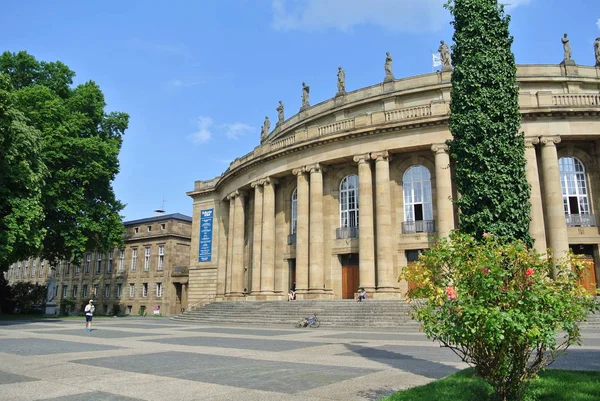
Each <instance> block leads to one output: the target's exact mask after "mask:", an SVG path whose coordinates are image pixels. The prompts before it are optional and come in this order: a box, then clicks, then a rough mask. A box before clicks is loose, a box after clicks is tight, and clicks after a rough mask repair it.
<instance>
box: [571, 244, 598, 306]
mask: <svg viewBox="0 0 600 401" xmlns="http://www.w3.org/2000/svg"><path fill="white" fill-rule="evenodd" d="M569 247H570V248H571V250H572V251H573V253H574V254H575V255H583V257H584V259H583V262H584V263H585V265H586V268H585V270H584V271H583V272H582V274H581V278H580V279H579V284H581V285H582V286H583V288H585V289H586V290H588V292H589V293H590V294H593V295H596V288H597V286H596V262H595V260H594V246H593V245H570V246H569Z"/></svg>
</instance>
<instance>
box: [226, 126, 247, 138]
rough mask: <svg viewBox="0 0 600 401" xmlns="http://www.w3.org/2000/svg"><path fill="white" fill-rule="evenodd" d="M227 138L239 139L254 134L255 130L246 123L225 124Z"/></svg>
mask: <svg viewBox="0 0 600 401" xmlns="http://www.w3.org/2000/svg"><path fill="white" fill-rule="evenodd" d="M223 128H224V129H225V136H226V137H227V138H229V139H239V138H240V137H242V136H244V135H246V134H248V133H250V132H253V131H254V128H253V127H251V126H249V125H248V124H244V123H233V124H223Z"/></svg>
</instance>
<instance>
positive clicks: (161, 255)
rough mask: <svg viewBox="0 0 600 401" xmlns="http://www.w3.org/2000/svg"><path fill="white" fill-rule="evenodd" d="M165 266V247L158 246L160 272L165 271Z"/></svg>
mask: <svg viewBox="0 0 600 401" xmlns="http://www.w3.org/2000/svg"><path fill="white" fill-rule="evenodd" d="M164 266H165V246H164V245H159V246H158V270H162V269H164Z"/></svg>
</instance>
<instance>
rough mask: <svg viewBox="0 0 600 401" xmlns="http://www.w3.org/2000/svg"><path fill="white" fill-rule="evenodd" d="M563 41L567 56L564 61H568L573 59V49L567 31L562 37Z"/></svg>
mask: <svg viewBox="0 0 600 401" xmlns="http://www.w3.org/2000/svg"><path fill="white" fill-rule="evenodd" d="M561 42H562V44H563V49H564V51H565V57H564V59H563V62H565V63H566V62H567V61H570V60H571V56H572V54H573V53H572V51H571V44H570V43H569V39H568V38H567V34H566V33H565V35H564V36H563V37H562V38H561Z"/></svg>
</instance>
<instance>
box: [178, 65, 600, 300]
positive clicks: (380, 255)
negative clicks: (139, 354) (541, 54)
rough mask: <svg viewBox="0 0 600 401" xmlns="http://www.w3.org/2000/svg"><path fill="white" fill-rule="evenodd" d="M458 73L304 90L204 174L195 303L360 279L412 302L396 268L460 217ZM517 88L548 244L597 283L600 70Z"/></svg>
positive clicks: (527, 70)
mask: <svg viewBox="0 0 600 401" xmlns="http://www.w3.org/2000/svg"><path fill="white" fill-rule="evenodd" d="M451 74H452V72H451V71H443V72H436V73H431V74H426V75H421V76H415V77H409V78H404V79H393V78H392V79H390V77H388V76H386V79H385V80H384V82H382V83H379V84H377V85H373V86H370V87H366V88H362V89H358V90H355V91H352V92H345V91H343V87H342V90H341V91H339V92H338V93H337V94H336V95H335V96H334V97H333V98H331V99H329V100H327V101H324V102H322V103H319V104H316V105H314V106H310V105H308V104H307V100H308V97H307V96H306V99H304V98H303V107H302V109H301V110H300V112H298V113H297V114H295V115H293V116H292V117H290V118H288V119H286V120H284V119H283V118H282V110H281V111H280V110H279V109H278V111H280V112H281V113H280V118H279V119H280V121H279V122H278V123H277V125H276V126H275V129H274V130H272V131H269V130H268V128H267V130H266V131H267V132H264V131H265V130H264V129H263V135H262V139H261V143H260V145H259V146H257V147H256V148H255V149H254V150H253V151H252V152H250V153H248V154H246V155H243V156H241V157H239V158H237V159H235V160H234V161H233V162H232V163H231V165H230V166H229V168H228V169H227V170H226V171H225V172H224V173H223V174H222V175H221V176H219V177H216V178H214V179H212V180H209V181H196V182H195V185H194V189H193V190H192V191H190V192H188V195H189V196H190V197H192V199H193V223H192V242H191V260H190V267H189V282H190V289H189V303H188V306H193V305H197V304H199V303H201V302H202V300H203V299H207V298H209V297H216V299H217V300H243V299H246V300H277V299H286V296H287V292H288V289H289V288H290V287H292V286H295V288H296V290H297V294H298V298H299V299H340V298H352V297H353V296H354V294H355V292H356V291H357V289H358V288H359V287H364V288H365V289H366V290H367V291H368V293H369V294H370V296H371V297H373V298H401V297H402V296H403V293H404V292H405V291H406V289H407V288H408V286H409V285H410V283H406V282H398V280H397V277H398V273H399V272H400V271H401V270H402V269H403V267H405V266H406V265H407V264H409V263H411V262H413V261H415V260H416V259H417V258H418V255H419V253H420V252H421V251H422V250H424V249H427V248H429V247H430V246H432V243H433V241H434V239H435V237H443V236H446V235H448V234H449V232H450V231H451V230H452V229H453V228H454V227H455V226H456V223H457V211H456V209H455V208H454V206H453V204H452V202H451V200H450V199H451V198H453V197H456V196H457V193H456V187H455V185H454V183H453V182H452V171H453V163H452V161H451V160H450V157H449V155H448V149H447V146H446V145H445V142H446V141H447V140H449V139H452V135H451V133H450V131H449V130H448V118H449V110H450V108H449V103H450V100H451V99H450V90H451V85H450V77H451ZM518 84H519V90H520V94H519V102H520V107H521V113H522V125H521V129H522V131H524V133H525V137H526V144H527V147H526V160H527V178H528V181H529V183H530V184H531V189H532V191H531V203H532V209H531V227H530V230H531V233H532V235H533V237H534V238H535V246H536V249H537V250H539V251H540V252H543V253H545V252H546V249H547V247H551V248H552V249H553V250H554V252H555V253H556V254H563V253H564V252H566V251H567V250H568V249H569V248H571V249H573V250H574V251H575V252H576V253H580V254H584V255H586V257H587V258H588V259H589V261H590V264H591V268H590V272H589V274H590V276H589V280H588V282H586V285H587V286H588V287H590V288H592V287H593V288H595V286H596V284H595V281H596V277H597V268H596V266H598V261H599V253H598V245H599V244H600V232H599V230H598V226H597V222H596V218H595V212H596V209H597V208H600V201H599V200H600V165H599V161H598V154H599V152H600V68H595V67H586V66H575V65H566V66H565V65H519V66H518ZM332 86H333V85H332ZM307 93H308V91H307V90H306V95H307ZM265 125H267V124H265ZM267 127H268V125H267ZM592 263H593V264H592Z"/></svg>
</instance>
